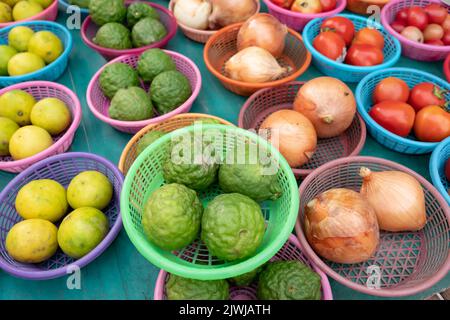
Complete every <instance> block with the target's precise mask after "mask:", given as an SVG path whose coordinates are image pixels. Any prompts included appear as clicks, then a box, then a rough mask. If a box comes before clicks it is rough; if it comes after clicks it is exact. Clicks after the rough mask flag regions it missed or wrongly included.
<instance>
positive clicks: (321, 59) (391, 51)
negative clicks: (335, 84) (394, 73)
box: [303, 14, 401, 82]
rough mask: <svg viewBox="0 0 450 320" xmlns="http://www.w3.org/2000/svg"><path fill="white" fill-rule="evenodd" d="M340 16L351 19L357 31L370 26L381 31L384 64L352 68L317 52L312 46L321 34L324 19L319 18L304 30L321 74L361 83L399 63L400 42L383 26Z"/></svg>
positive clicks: (357, 18)
mask: <svg viewBox="0 0 450 320" xmlns="http://www.w3.org/2000/svg"><path fill="white" fill-rule="evenodd" d="M339 16H342V17H346V18H348V19H350V20H351V21H352V22H353V24H354V25H355V31H358V30H360V29H362V28H366V27H368V26H373V27H375V28H376V29H378V31H380V32H381V33H382V34H383V36H384V49H383V54H384V62H383V63H382V64H379V65H376V66H368V67H360V66H352V65H349V64H345V63H340V62H336V61H334V60H332V59H330V58H327V57H325V56H324V55H323V54H321V53H320V52H319V51H317V50H316V49H315V48H314V46H313V45H312V43H313V41H314V39H315V38H316V36H317V35H318V34H319V32H320V26H321V24H322V22H323V20H324V19H323V18H318V19H314V20H312V21H310V22H309V23H308V24H307V25H306V27H305V29H304V30H303V41H304V43H305V46H306V48H307V49H308V51H310V52H311V54H312V58H313V64H314V66H316V68H317V69H319V71H320V72H322V73H323V74H326V75H327V76H330V77H334V78H338V79H340V80H342V81H344V82H359V81H360V80H361V79H362V78H364V77H365V76H366V75H368V74H369V73H371V72H373V71H377V70H383V69H386V68H389V67H391V66H393V65H394V64H395V63H397V61H398V59H399V58H400V54H401V47H400V42H399V41H398V40H397V39H396V38H394V37H393V36H392V35H390V34H389V33H388V32H387V31H386V30H385V29H384V28H383V26H382V25H380V24H379V23H377V22H375V21H373V20H370V22H369V20H368V19H367V18H364V17H360V16H357V15H354V14H339Z"/></svg>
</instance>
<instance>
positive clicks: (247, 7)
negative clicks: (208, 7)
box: [209, 0, 259, 29]
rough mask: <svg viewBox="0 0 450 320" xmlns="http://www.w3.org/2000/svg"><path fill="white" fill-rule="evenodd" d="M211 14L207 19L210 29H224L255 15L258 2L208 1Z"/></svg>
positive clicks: (235, 0)
mask: <svg viewBox="0 0 450 320" xmlns="http://www.w3.org/2000/svg"><path fill="white" fill-rule="evenodd" d="M209 1H210V2H211V4H212V8H213V10H212V14H211V16H210V17H209V26H210V28H211V29H218V28H221V27H226V26H228V25H230V24H233V23H238V22H243V21H245V20H247V19H248V18H250V17H251V16H252V15H254V14H255V13H256V10H257V9H258V5H257V1H259V0H209Z"/></svg>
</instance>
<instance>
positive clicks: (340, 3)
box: [263, 0, 347, 19]
mask: <svg viewBox="0 0 450 320" xmlns="http://www.w3.org/2000/svg"><path fill="white" fill-rule="evenodd" d="M263 1H264V3H265V4H266V6H267V7H268V9H269V10H273V11H275V12H277V13H279V14H283V15H285V16H288V17H291V18H298V19H314V18H323V17H328V16H334V15H335V14H337V13H339V12H342V11H343V10H344V9H345V7H346V6H347V0H337V3H336V8H334V9H333V10H330V11H326V12H320V13H301V12H296V11H292V10H288V9H285V8H282V7H280V6H277V5H276V4H275V3H273V2H272V1H270V0H263Z"/></svg>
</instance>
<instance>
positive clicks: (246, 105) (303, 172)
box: [238, 81, 367, 176]
mask: <svg viewBox="0 0 450 320" xmlns="http://www.w3.org/2000/svg"><path fill="white" fill-rule="evenodd" d="M305 83H306V81H291V82H287V83H284V84H282V85H280V86H278V87H272V88H264V89H261V90H259V91H257V92H255V93H254V94H252V95H251V96H250V97H249V98H248V99H247V100H246V101H245V103H244V105H243V106H242V108H241V111H240V112H239V118H238V126H239V128H243V129H245V128H244V123H243V122H244V114H245V113H246V111H247V109H248V108H250V106H251V104H252V102H253V101H254V100H256V98H258V97H260V96H263V95H264V94H265V93H267V92H268V91H273V90H278V89H281V88H285V87H289V86H291V85H303V84H305ZM355 117H356V118H357V119H358V122H359V125H360V126H361V135H360V138H359V141H358V144H357V145H356V147H355V148H354V149H353V151H352V152H351V153H350V154H349V155H348V156H347V157H350V156H356V155H358V154H359V153H360V152H361V150H362V149H363V147H364V144H365V142H366V138H367V129H366V123H365V122H364V120H363V118H362V117H361V116H360V115H359V113H358V112H356V113H355ZM246 130H247V129H246ZM291 169H292V171H293V172H294V174H295V176H307V175H308V174H310V173H311V172H313V171H314V170H315V169H300V168H291Z"/></svg>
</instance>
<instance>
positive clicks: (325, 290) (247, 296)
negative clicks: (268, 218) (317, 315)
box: [153, 235, 333, 300]
mask: <svg viewBox="0 0 450 320" xmlns="http://www.w3.org/2000/svg"><path fill="white" fill-rule="evenodd" d="M277 260H299V261H301V262H303V263H305V264H307V265H308V266H309V267H310V268H312V269H313V270H314V271H315V272H317V273H318V274H319V276H320V278H321V283H322V300H333V294H332V292H331V287H330V283H329V281H328V278H327V276H326V275H325V273H323V272H322V271H321V270H320V269H319V268H317V266H316V265H315V264H314V263H313V262H312V261H311V260H310V259H308V257H307V256H306V255H305V254H304V253H303V249H302V246H301V245H300V243H299V242H298V240H297V238H296V237H295V236H294V235H291V236H290V237H289V240H288V241H286V243H285V244H284V246H283V247H282V248H281V249H280V250H279V251H278V253H277V254H276V255H275V256H274V257H273V258H272V259H271V261H277ZM167 279H168V273H167V272H166V271H164V270H161V271H160V272H159V275H158V279H157V280H156V284H155V292H154V294H153V299H154V300H167V298H166V294H165V284H166V281H167ZM256 288H257V286H256V285H255V284H254V285H252V286H249V287H230V300H257V297H256Z"/></svg>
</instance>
